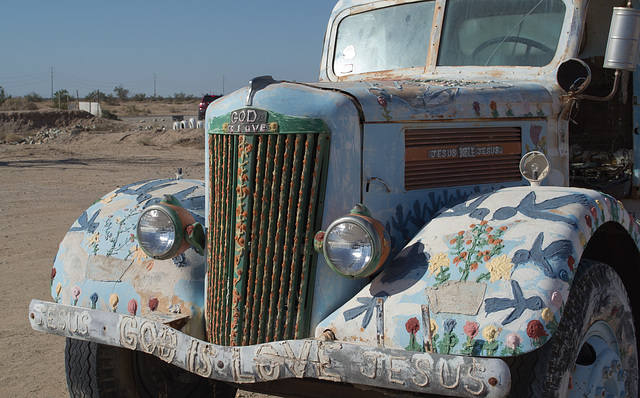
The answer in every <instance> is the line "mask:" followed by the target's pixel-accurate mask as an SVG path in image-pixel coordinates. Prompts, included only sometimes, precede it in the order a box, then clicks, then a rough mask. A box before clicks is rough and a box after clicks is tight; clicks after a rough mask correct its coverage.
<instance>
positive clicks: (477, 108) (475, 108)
mask: <svg viewBox="0 0 640 398" xmlns="http://www.w3.org/2000/svg"><path fill="white" fill-rule="evenodd" d="M473 111H474V112H475V114H476V116H480V103H479V102H478V101H474V102H473Z"/></svg>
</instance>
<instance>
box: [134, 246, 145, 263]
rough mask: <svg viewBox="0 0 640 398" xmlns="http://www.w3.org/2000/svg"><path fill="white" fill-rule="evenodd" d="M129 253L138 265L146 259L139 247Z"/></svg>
mask: <svg viewBox="0 0 640 398" xmlns="http://www.w3.org/2000/svg"><path fill="white" fill-rule="evenodd" d="M130 251H131V253H133V259H134V260H135V261H136V263H137V264H138V265H139V264H142V262H143V261H144V260H146V259H147V255H146V254H145V253H144V251H142V249H141V248H140V247H139V246H136V247H132V248H131V249H130Z"/></svg>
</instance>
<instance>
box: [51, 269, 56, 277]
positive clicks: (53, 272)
mask: <svg viewBox="0 0 640 398" xmlns="http://www.w3.org/2000/svg"><path fill="white" fill-rule="evenodd" d="M55 277H56V268H55V267H53V268H51V279H52V280H53V278H55Z"/></svg>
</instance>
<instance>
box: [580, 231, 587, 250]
mask: <svg viewBox="0 0 640 398" xmlns="http://www.w3.org/2000/svg"><path fill="white" fill-rule="evenodd" d="M578 236H579V237H580V244H581V245H582V246H583V247H584V246H586V245H587V238H586V237H585V236H584V234H583V233H582V231H580V232H579V233H578Z"/></svg>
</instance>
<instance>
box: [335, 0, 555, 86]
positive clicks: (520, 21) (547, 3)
mask: <svg viewBox="0 0 640 398" xmlns="http://www.w3.org/2000/svg"><path fill="white" fill-rule="evenodd" d="M434 10H435V1H424V2H414V3H404V4H398V5H396V6H392V7H386V8H380V9H374V10H370V11H366V12H362V13H359V14H353V15H350V16H347V17H345V18H344V19H343V20H342V21H341V22H340V25H339V26H338V31H337V38H336V47H335V54H334V59H333V70H334V74H335V75H336V76H345V75H350V74H358V73H367V72H378V71H386V70H394V69H406V68H415V67H425V66H426V63H427V53H428V51H429V44H430V39H431V34H432V32H431V29H432V26H433V25H436V26H437V23H434ZM565 12H566V9H565V5H564V3H563V1H562V0H447V2H446V10H445V13H444V22H443V27H442V29H443V30H442V33H441V35H440V36H441V40H440V46H439V54H438V57H437V65H438V66H496V65H500V66H544V65H547V64H549V63H550V62H551V60H552V59H553V57H554V55H555V53H556V50H557V47H558V41H559V39H560V34H561V31H562V23H563V21H564V16H565ZM436 19H438V18H437V17H436Z"/></svg>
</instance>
